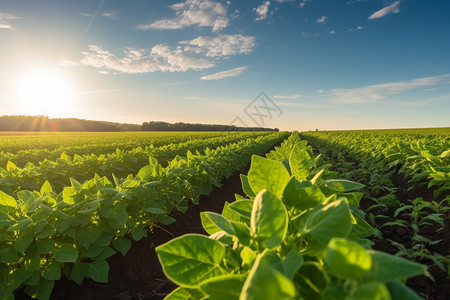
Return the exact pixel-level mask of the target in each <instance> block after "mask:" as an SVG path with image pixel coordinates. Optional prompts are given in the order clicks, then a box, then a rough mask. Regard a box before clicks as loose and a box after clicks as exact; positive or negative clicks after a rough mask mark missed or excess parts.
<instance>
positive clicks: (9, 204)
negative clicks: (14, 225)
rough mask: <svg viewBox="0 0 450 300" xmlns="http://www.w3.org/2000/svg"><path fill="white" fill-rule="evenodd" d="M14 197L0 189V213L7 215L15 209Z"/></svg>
mask: <svg viewBox="0 0 450 300" xmlns="http://www.w3.org/2000/svg"><path fill="white" fill-rule="evenodd" d="M16 206H17V202H16V199H14V198H13V197H11V196H10V195H7V194H5V193H4V192H3V191H0V213H3V214H5V215H8V214H9V213H11V212H13V211H14V210H15V209H16Z"/></svg>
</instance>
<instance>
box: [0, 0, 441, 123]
mask: <svg viewBox="0 0 450 300" xmlns="http://www.w3.org/2000/svg"><path fill="white" fill-rule="evenodd" d="M449 11H450V1H446V0H435V1H421V0H400V1H385V0H353V1H352V0H343V1H336V0H334V1H331V0H330V1H327V0H307V1H305V0H293V1H289V0H278V1H213V0H186V1H180V0H178V1H167V0H157V1H156V0H155V1H144V0H141V1H120V0H116V1H113V0H103V1H94V0H78V1H68V0H64V1H62V0H58V1H56V0H54V1H45V0H42V1H26V0H23V1H22V0H21V1H17V0H3V1H1V2H0V66H1V68H0V107H1V111H0V115H3V114H45V115H49V116H51V117H78V118H85V119H94V120H108V121H118V122H128V123H142V122H144V121H151V120H162V121H169V122H177V121H183V122H198V123H220V124H230V123H233V124H235V125H244V124H245V125H248V126H256V125H260V126H261V125H262V126H267V127H278V128H280V129H285V130H294V129H297V130H314V129H316V128H318V129H327V130H332V129H361V128H407V127H440V126H450V123H449V120H450V118H449V115H450V18H448V12H449ZM260 92H264V93H265V95H267V96H268V97H269V99H265V98H264V99H265V100H264V99H260V98H256V97H257V96H258V95H260ZM255 98H256V99H255ZM264 101H265V102H264ZM270 107H271V108H272V110H270V109H269V110H268V108H270ZM256 114H259V115H257V116H258V117H259V118H252V116H253V117H254V116H255V115H256ZM261 116H262V117H261ZM255 120H256V121H255ZM258 120H259V121H258Z"/></svg>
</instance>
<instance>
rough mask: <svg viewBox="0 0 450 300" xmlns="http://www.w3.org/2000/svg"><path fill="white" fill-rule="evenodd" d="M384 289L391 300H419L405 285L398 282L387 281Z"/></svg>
mask: <svg viewBox="0 0 450 300" xmlns="http://www.w3.org/2000/svg"><path fill="white" fill-rule="evenodd" d="M386 287H387V288H388V290H389V293H390V294H391V297H392V299H395V300H421V299H422V298H421V297H419V296H418V295H417V294H416V293H414V292H413V291H412V290H411V289H410V288H409V287H407V286H406V285H405V284H402V283H400V282H399V281H398V280H393V281H389V282H387V283H386Z"/></svg>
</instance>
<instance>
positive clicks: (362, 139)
mask: <svg viewBox="0 0 450 300" xmlns="http://www.w3.org/2000/svg"><path fill="white" fill-rule="evenodd" d="M417 135H418V133H416V134H408V133H403V134H398V135H393V134H385V133H384V132H383V131H381V132H379V133H378V132H373V133H371V132H358V131H356V132H348V131H347V132H314V133H310V132H305V133H303V134H302V136H303V137H304V138H305V139H306V140H308V141H309V142H310V143H311V144H313V145H315V146H316V147H317V148H318V149H319V151H327V152H334V153H335V155H338V154H339V155H344V156H346V157H351V159H352V160H355V161H357V162H359V163H360V164H361V167H362V168H365V169H366V171H367V172H376V171H380V170H381V171H384V172H387V171H392V172H398V174H402V175H404V176H405V178H407V179H408V183H409V184H410V188H411V189H412V188H413V187H414V186H422V185H426V184H428V186H427V187H428V188H431V187H435V196H438V195H440V194H442V193H444V192H448V191H449V190H450V167H449V166H450V138H449V136H448V135H431V134H430V135H423V137H421V138H418V137H417Z"/></svg>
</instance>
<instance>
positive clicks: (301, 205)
mask: <svg viewBox="0 0 450 300" xmlns="http://www.w3.org/2000/svg"><path fill="white" fill-rule="evenodd" d="M325 200H326V197H325V195H324V194H323V193H322V191H321V190H320V188H319V187H317V186H310V187H304V188H300V189H297V187H296V179H295V178H292V179H291V180H290V181H289V183H288V184H287V185H286V188H285V189H284V191H283V197H282V201H283V203H285V204H286V205H287V206H289V207H295V208H296V209H299V210H306V209H309V208H312V207H315V206H316V205H317V204H319V203H322V202H324V201H325Z"/></svg>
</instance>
